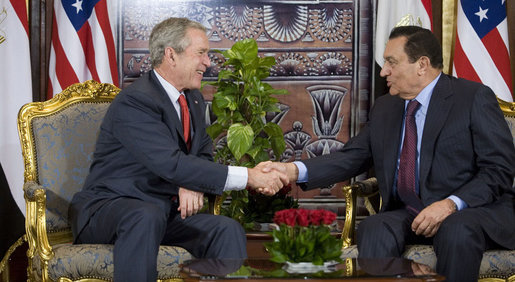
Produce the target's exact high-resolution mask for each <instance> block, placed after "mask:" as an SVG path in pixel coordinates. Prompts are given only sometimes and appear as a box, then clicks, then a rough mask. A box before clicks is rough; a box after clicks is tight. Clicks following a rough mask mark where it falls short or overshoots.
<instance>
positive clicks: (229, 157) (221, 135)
mask: <svg viewBox="0 0 515 282" xmlns="http://www.w3.org/2000/svg"><path fill="white" fill-rule="evenodd" d="M215 52H218V53H221V54H222V55H223V56H224V57H225V62H224V64H223V65H224V68H223V69H222V70H221V71H220V72H219V73H218V79H217V80H216V81H212V82H206V83H205V84H209V85H212V86H214V87H216V92H215V93H214V95H213V101H212V110H213V114H214V115H215V116H216V117H217V119H216V121H215V122H213V124H211V125H210V126H209V127H208V128H207V133H208V134H209V136H210V137H211V138H212V139H213V140H214V142H215V156H214V158H215V161H217V162H220V163H223V164H227V165H236V166H244V167H254V166H255V165H257V164H259V163H260V162H263V161H267V160H270V156H271V154H273V156H275V159H276V160H279V159H280V156H281V154H282V153H283V151H284V150H285V148H286V144H285V142H284V137H283V132H282V129H281V128H280V127H279V125H277V124H276V123H273V122H267V121H266V119H265V115H266V114H267V112H279V111H280V110H279V107H278V99H277V98H275V97H274V95H283V94H287V93H288V91H287V90H285V89H274V88H273V87H272V86H271V85H270V84H268V83H266V82H263V80H264V79H265V78H267V77H268V76H269V75H270V68H271V67H272V66H273V65H275V58H274V57H260V56H258V46H257V43H256V41H255V40H254V39H245V40H241V41H238V42H236V43H235V44H234V45H233V46H232V47H231V48H230V49H228V50H225V51H218V50H215ZM229 194H230V197H231V202H230V204H229V205H228V206H227V207H223V208H222V210H221V213H222V214H223V215H227V216H230V217H232V218H234V219H236V220H237V221H239V222H240V223H241V224H242V225H243V226H244V227H245V228H246V229H249V228H252V227H253V225H254V224H253V222H254V221H255V220H256V218H255V217H254V216H253V214H257V213H255V212H253V211H252V210H251V209H252V208H256V207H257V206H256V205H254V204H253V205H249V191H248V190H241V191H231V192H229ZM229 194H227V193H226V194H224V196H223V198H222V199H225V198H226V197H227V196H229ZM250 197H251V199H250V202H252V201H254V200H257V199H253V198H252V197H254V196H253V195H250ZM256 197H257V196H256ZM281 197H282V198H283V199H288V201H290V202H288V203H287V206H284V205H283V206H281V205H277V203H276V209H284V208H289V207H292V203H294V204H296V202H295V201H291V197H290V198H287V196H285V195H284V193H282V194H281V193H278V195H276V196H274V198H270V199H269V201H263V200H262V199H261V200H260V201H261V202H264V203H267V202H269V204H271V203H272V202H273V201H274V200H275V199H280V198H281ZM254 203H255V202H254ZM272 216H273V213H271V214H270V218H269V221H271V219H272Z"/></svg>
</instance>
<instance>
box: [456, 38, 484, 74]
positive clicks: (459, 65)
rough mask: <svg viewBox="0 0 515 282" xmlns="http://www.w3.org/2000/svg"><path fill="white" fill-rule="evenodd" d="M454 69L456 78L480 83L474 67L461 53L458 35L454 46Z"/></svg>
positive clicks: (463, 53)
mask: <svg viewBox="0 0 515 282" xmlns="http://www.w3.org/2000/svg"><path fill="white" fill-rule="evenodd" d="M454 68H455V69H456V76H457V77H463V78H466V79H468V80H472V81H476V82H481V79H479V76H478V75H477V73H476V71H475V70H474V67H473V66H472V64H471V63H470V61H469V59H468V57H467V55H465V52H463V48H462V47H461V43H460V38H459V35H456V46H455V47H454Z"/></svg>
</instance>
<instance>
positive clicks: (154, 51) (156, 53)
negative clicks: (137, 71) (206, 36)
mask: <svg viewBox="0 0 515 282" xmlns="http://www.w3.org/2000/svg"><path fill="white" fill-rule="evenodd" d="M190 28H195V29H200V30H202V31H204V32H206V28H205V27H204V26H203V25H202V24H200V23H198V22H195V21H192V20H189V19H187V18H168V19H166V20H164V21H162V22H160V23H158V24H157V25H156V26H154V28H153V29H152V33H150V40H149V47H148V48H149V51H150V62H151V63H152V66H153V67H154V68H155V67H158V66H159V65H161V63H162V62H163V56H164V55H165V49H166V47H172V48H173V49H174V50H175V52H177V53H178V54H180V53H182V52H184V50H185V49H186V48H187V47H188V46H189V45H190V43H191V41H190V38H188V37H187V36H186V32H187V31H188V29H190Z"/></svg>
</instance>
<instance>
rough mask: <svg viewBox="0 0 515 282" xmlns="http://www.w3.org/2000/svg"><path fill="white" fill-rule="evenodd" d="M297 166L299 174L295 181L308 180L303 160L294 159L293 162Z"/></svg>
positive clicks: (302, 181) (303, 181)
mask: <svg viewBox="0 0 515 282" xmlns="http://www.w3.org/2000/svg"><path fill="white" fill-rule="evenodd" d="M293 164H295V165H296V166H297V169H298V170H299V176H298V177H297V183H306V182H308V168H307V167H306V165H305V164H304V163H303V162H299V161H295V162H293Z"/></svg>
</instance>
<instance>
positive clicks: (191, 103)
mask: <svg viewBox="0 0 515 282" xmlns="http://www.w3.org/2000/svg"><path fill="white" fill-rule="evenodd" d="M185 94H186V100H187V101H188V108H189V110H190V117H191V123H192V125H193V129H194V130H195V134H194V135H193V136H192V139H191V150H190V151H193V149H194V148H197V146H196V145H197V143H198V141H199V138H195V136H200V135H199V132H198V130H201V129H202V128H203V127H202V123H203V122H205V121H204V113H202V111H201V109H202V107H201V105H200V104H199V103H201V102H202V101H199V100H198V99H197V98H196V95H194V93H193V92H192V91H191V90H186V91H185Z"/></svg>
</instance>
